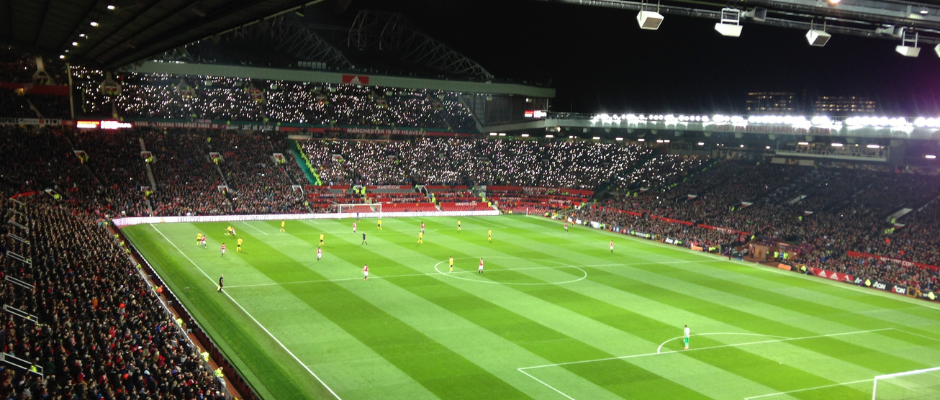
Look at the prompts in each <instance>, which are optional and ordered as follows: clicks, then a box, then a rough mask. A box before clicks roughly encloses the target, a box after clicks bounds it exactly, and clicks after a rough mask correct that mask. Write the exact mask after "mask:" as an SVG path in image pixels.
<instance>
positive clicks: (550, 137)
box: [545, 135, 555, 139]
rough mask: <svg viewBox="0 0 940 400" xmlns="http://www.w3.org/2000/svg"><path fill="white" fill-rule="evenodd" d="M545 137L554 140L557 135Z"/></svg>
mask: <svg viewBox="0 0 940 400" xmlns="http://www.w3.org/2000/svg"><path fill="white" fill-rule="evenodd" d="M545 137H546V138H547V139H554V138H555V135H545Z"/></svg>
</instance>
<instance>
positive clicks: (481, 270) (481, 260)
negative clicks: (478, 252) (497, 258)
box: [477, 258, 483, 275]
mask: <svg viewBox="0 0 940 400" xmlns="http://www.w3.org/2000/svg"><path fill="white" fill-rule="evenodd" d="M477 273H478V274H480V275H483V259H482V258H480V267H479V268H477Z"/></svg>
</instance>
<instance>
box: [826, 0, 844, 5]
mask: <svg viewBox="0 0 940 400" xmlns="http://www.w3.org/2000/svg"><path fill="white" fill-rule="evenodd" d="M841 2H842V0H829V4H832V5H836V4H839V3H841Z"/></svg>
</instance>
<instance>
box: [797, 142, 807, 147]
mask: <svg viewBox="0 0 940 400" xmlns="http://www.w3.org/2000/svg"><path fill="white" fill-rule="evenodd" d="M797 144H798V145H800V146H809V142H799V143H797Z"/></svg>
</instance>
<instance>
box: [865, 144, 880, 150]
mask: <svg viewBox="0 0 940 400" xmlns="http://www.w3.org/2000/svg"><path fill="white" fill-rule="evenodd" d="M865 147H867V148H869V149H880V148H881V146H880V145H877V144H870V145H868V146H865Z"/></svg>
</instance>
